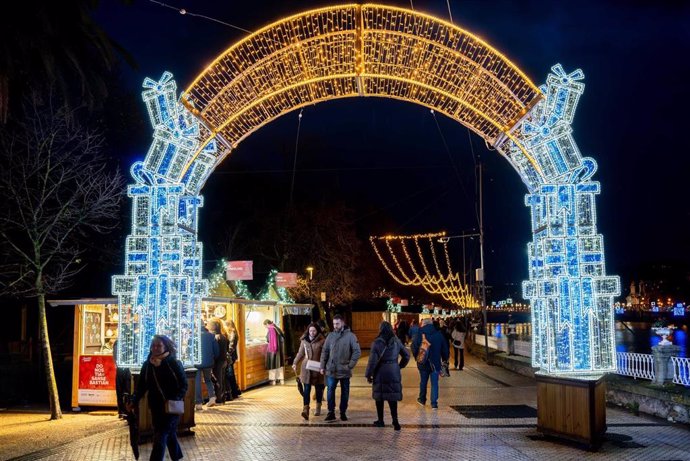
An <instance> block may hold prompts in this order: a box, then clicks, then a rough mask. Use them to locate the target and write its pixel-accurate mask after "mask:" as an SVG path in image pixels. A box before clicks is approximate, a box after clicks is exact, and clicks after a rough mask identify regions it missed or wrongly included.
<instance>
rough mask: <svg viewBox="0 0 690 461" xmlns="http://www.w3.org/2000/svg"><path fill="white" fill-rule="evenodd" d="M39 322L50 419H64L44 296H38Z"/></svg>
mask: <svg viewBox="0 0 690 461" xmlns="http://www.w3.org/2000/svg"><path fill="white" fill-rule="evenodd" d="M38 321H39V324H40V332H41V347H42V348H43V359H44V360H43V367H44V371H45V375H46V383H47V384H48V397H49V400H50V419H62V409H61V408H60V397H59V396H58V390H57V381H56V380H55V370H54V369H53V356H52V355H51V353H50V339H49V337H48V319H47V318H46V298H45V295H44V294H39V295H38Z"/></svg>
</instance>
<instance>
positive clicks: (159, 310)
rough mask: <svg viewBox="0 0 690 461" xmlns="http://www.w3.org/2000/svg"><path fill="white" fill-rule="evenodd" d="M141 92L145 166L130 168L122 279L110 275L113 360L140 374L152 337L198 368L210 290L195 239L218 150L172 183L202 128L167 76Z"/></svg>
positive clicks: (193, 149)
mask: <svg viewBox="0 0 690 461" xmlns="http://www.w3.org/2000/svg"><path fill="white" fill-rule="evenodd" d="M144 88H145V91H144V92H143V93H142V96H143V99H144V102H145V103H146V107H147V109H148V112H149V116H150V119H151V124H152V125H153V128H154V135H153V138H154V139H153V143H152V145H151V147H150V149H149V151H148V154H147V155H146V159H145V161H144V162H136V163H135V164H134V165H133V166H132V168H131V174H132V177H133V178H134V180H135V181H136V184H133V185H130V186H129V188H128V195H129V197H130V198H131V199H132V201H133V206H132V228H131V234H130V235H129V236H128V237H127V242H126V255H125V275H118V276H114V277H113V294H115V295H117V296H118V303H119V316H120V330H119V338H120V340H119V341H118V347H119V351H118V352H119V355H118V358H119V364H120V365H121V366H127V367H134V368H137V367H139V366H141V363H142V362H143V360H145V359H146V356H147V355H148V351H149V344H150V341H151V337H152V336H153V335H154V334H166V335H168V336H170V337H171V338H172V339H173V340H174V341H175V344H176V345H177V347H178V358H179V359H180V360H182V362H183V363H184V364H185V365H187V366H189V365H193V364H194V363H198V362H199V354H200V351H199V348H198V344H197V343H198V342H197V340H196V338H197V337H198V335H199V332H200V330H199V328H198V323H199V321H200V312H201V307H200V304H201V297H202V296H204V295H205V294H206V292H207V285H208V284H207V281H206V280H204V279H203V278H202V273H201V261H202V246H201V243H199V242H198V241H197V216H198V211H199V208H200V207H201V206H202V205H203V197H202V196H201V195H199V194H198V191H199V189H200V188H201V186H202V185H203V180H205V178H206V177H207V176H208V171H209V170H210V169H212V167H213V166H215V157H214V155H213V154H214V153H216V144H215V142H212V143H209V144H208V145H207V146H205V148H204V149H203V151H202V153H201V155H199V156H198V157H197V158H196V162H195V167H194V168H189V169H188V170H187V174H186V175H184V176H183V177H182V178H181V181H180V182H172V181H170V179H169V178H171V177H173V178H174V177H175V176H176V175H179V173H180V172H181V171H182V169H183V168H184V167H185V166H186V165H188V164H189V163H190V162H191V161H192V160H193V159H194V154H195V153H196V151H197V149H198V148H199V141H198V138H199V135H200V127H199V124H198V122H197V121H196V120H195V119H194V117H192V116H191V115H190V114H189V112H188V111H187V110H186V109H184V107H183V106H182V105H180V104H179V103H178V102H177V87H176V85H175V82H174V81H173V80H172V75H171V74H170V73H167V72H166V73H165V74H164V75H163V77H162V79H161V80H160V81H159V82H155V81H153V80H151V79H146V80H145V82H144Z"/></svg>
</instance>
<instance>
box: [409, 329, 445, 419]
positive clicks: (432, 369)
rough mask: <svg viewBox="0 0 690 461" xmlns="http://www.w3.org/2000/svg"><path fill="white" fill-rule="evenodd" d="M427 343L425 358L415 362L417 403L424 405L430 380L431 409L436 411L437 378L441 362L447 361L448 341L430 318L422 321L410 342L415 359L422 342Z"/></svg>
mask: <svg viewBox="0 0 690 461" xmlns="http://www.w3.org/2000/svg"><path fill="white" fill-rule="evenodd" d="M423 340H426V341H428V342H429V348H428V350H427V353H426V358H425V360H423V361H422V362H421V363H420V362H419V360H418V361H417V369H418V370H419V378H420V379H419V397H418V398H417V403H419V404H420V405H422V406H424V405H426V386H427V383H428V382H429V380H430V379H431V408H432V409H434V410H436V409H437V408H438V378H439V373H440V371H441V361H447V360H448V356H449V352H450V351H449V350H448V349H449V348H448V341H446V339H445V338H444V337H443V335H442V334H441V332H440V331H438V330H437V329H436V328H435V327H434V325H433V322H432V320H431V319H430V318H428V319H424V320H423V321H422V327H421V328H420V329H419V333H418V334H417V336H416V337H415V340H414V341H412V355H414V356H415V357H416V358H417V357H418V355H419V350H420V347H421V345H422V341H423Z"/></svg>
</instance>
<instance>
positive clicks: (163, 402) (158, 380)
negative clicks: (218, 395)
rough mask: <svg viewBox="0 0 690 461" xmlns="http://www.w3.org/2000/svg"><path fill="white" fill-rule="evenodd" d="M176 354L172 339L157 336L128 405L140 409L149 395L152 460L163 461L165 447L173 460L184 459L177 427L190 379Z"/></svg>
mask: <svg viewBox="0 0 690 461" xmlns="http://www.w3.org/2000/svg"><path fill="white" fill-rule="evenodd" d="M176 352H177V350H176V348H175V344H174V343H173V342H172V340H171V339H170V338H168V337H167V336H164V335H154V337H153V339H152V340H151V347H150V352H149V356H148V358H147V360H146V361H145V362H144V364H143V365H142V366H141V372H140V373H139V380H138V381H137V387H136V391H135V393H134V395H132V401H131V403H129V404H128V405H127V410H128V411H132V410H133V409H134V408H138V405H139V400H141V399H142V397H143V396H144V394H146V393H147V392H148V402H149V409H150V410H151V418H152V422H153V449H152V451H151V457H150V458H149V459H151V460H156V461H162V460H163V458H164V457H165V448H166V446H167V448H168V451H169V452H170V458H171V459H173V460H178V459H182V449H181V448H180V444H179V443H178V441H177V424H178V423H179V421H180V415H181V414H182V413H184V396H185V394H186V393H187V378H186V376H185V372H184V368H183V367H182V362H180V361H179V360H177V358H176Z"/></svg>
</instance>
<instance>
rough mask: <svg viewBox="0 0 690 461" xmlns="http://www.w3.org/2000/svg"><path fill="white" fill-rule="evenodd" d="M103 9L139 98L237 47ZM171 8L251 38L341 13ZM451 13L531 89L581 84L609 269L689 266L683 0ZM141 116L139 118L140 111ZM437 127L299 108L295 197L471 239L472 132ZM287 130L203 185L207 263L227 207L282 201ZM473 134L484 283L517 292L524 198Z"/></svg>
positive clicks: (395, 105)
mask: <svg viewBox="0 0 690 461" xmlns="http://www.w3.org/2000/svg"><path fill="white" fill-rule="evenodd" d="M103 3H104V5H103V6H102V7H101V9H100V10H99V11H98V12H97V15H96V19H97V21H98V22H99V23H100V24H102V25H103V27H104V28H105V29H106V31H107V32H108V33H109V34H110V35H111V36H112V37H113V38H114V39H115V40H117V41H118V42H119V43H120V44H121V45H122V46H124V48H126V49H127V50H128V51H129V52H130V53H131V54H132V56H133V57H134V59H135V60H136V61H137V62H138V64H139V68H138V69H137V70H136V71H132V70H126V71H125V76H124V77H125V82H126V85H127V86H128V87H129V88H131V90H132V91H136V92H138V91H140V90H139V88H140V86H141V82H142V81H143V79H144V78H145V77H147V76H149V77H153V78H159V77H160V75H161V74H162V73H163V71H165V70H169V71H171V72H173V74H174V75H175V78H176V80H177V82H178V88H179V89H183V88H185V87H186V86H187V85H188V83H189V82H190V81H191V80H192V79H193V78H194V77H195V76H196V75H197V74H198V73H200V72H201V71H202V70H203V68H204V67H205V66H206V64H207V63H209V62H210V61H211V60H213V59H214V58H215V57H216V56H218V55H219V54H220V53H222V52H223V50H225V49H226V48H227V47H228V46H230V45H231V44H233V43H234V42H236V41H237V40H239V39H241V38H242V37H244V36H245V34H244V33H242V32H240V31H238V30H235V29H232V28H230V27H228V26H224V25H221V24H218V23H216V22H213V21H210V20H207V19H203V18H199V17H192V16H190V15H181V14H179V13H178V12H177V11H175V10H173V9H169V8H166V7H164V6H161V5H159V4H157V3H154V2H148V1H142V0H138V1H135V2H134V5H131V6H125V5H121V4H120V3H119V2H114V1H110V2H103ZM167 3H168V4H169V5H171V6H174V7H177V8H186V9H187V10H188V11H190V12H191V13H196V14H203V15H206V16H209V17H212V18H215V19H218V20H221V21H224V22H227V23H231V24H233V25H236V26H239V27H242V28H244V29H249V30H256V29H258V28H260V27H262V26H264V25H266V24H268V23H270V22H273V21H275V20H277V19H279V18H281V17H283V16H286V15H288V14H293V13H298V12H300V11H304V10H307V9H312V8H316V7H319V6H325V5H329V4H334V3H337V2H321V1H287V0H280V1H260V0H253V1H248V2H237V1H229V0H227V1H199V0H195V1H193V2H192V1H187V2H183V1H173V0H170V1H169V2H167ZM389 3H390V4H394V5H398V6H403V7H409V6H410V3H409V2H405V1H395V2H389ZM413 3H414V7H415V9H417V10H420V11H424V12H427V13H430V14H433V15H435V16H438V17H441V18H444V19H448V9H447V4H446V0H426V1H422V0H417V1H414V2H413ZM683 3H684V6H683ZM450 5H451V9H452V14H453V20H454V22H455V24H457V25H459V26H460V27H463V28H465V29H467V30H469V31H471V32H473V33H475V34H477V35H479V36H480V37H482V38H483V39H484V40H486V41H487V42H488V43H490V44H491V45H493V46H494V47H496V48H498V49H499V50H500V51H501V52H503V53H504V54H506V55H507V56H508V57H509V58H510V59H511V60H512V61H513V62H514V63H515V64H516V65H517V66H518V67H519V68H520V69H522V70H523V71H524V72H525V73H526V74H527V75H528V76H529V77H530V78H531V79H532V81H534V82H535V83H537V84H541V83H542V82H543V81H544V80H545V77H546V75H547V73H548V72H549V69H550V67H551V66H552V65H553V64H555V63H561V64H563V66H564V68H565V69H566V71H568V72H570V71H572V70H574V69H576V68H578V67H579V68H581V69H582V70H583V71H584V73H585V83H586V89H585V93H584V95H583V97H582V99H581V100H580V104H579V108H578V111H577V113H576V117H575V122H574V125H573V128H574V137H575V140H576V142H577V143H578V145H579V147H580V150H581V152H582V154H583V155H584V156H591V157H593V158H594V159H595V160H596V161H597V162H598V164H599V171H598V173H597V174H596V176H595V179H598V180H599V181H600V182H601V183H602V194H601V195H600V196H599V197H598V201H597V212H598V217H599V231H600V232H601V233H603V234H604V242H605V245H606V258H607V260H606V261H607V271H608V273H610V274H618V275H621V276H622V277H623V278H624V283H625V281H626V280H629V278H631V277H632V278H634V277H636V276H637V274H638V267H639V266H640V265H643V264H646V263H649V262H659V261H661V262H680V263H682V264H685V265H690V238H688V234H689V230H690V201H689V200H688V196H689V194H688V181H687V179H686V178H687V175H688V174H689V173H690V160H688V154H689V152H688V147H687V146H688V145H687V142H685V141H684V136H685V135H686V134H687V133H688V130H689V128H688V126H689V124H690V123H689V122H690V115H689V114H688V109H689V108H690V91H689V90H688V84H687V79H688V77H689V76H690V64H689V63H688V56H690V6H688V5H689V4H688V3H687V2H651V1H650V2H641V1H616V2H603V1H594V2H586V1H581V2H553V1H519V2H517V1H489V0H484V1H467V0H465V1H462V2H461V1H458V0H455V1H453V0H451V1H450ZM140 110H141V112H142V114H143V113H144V110H145V109H144V106H143V104H141V105H140ZM437 117H438V123H439V127H440V132H439V129H438V128H437V125H436V122H435V121H434V118H433V117H432V115H431V114H430V113H429V110H428V109H426V108H424V107H421V106H416V105H412V104H409V103H402V102H399V101H393V100H385V99H378V98H355V99H347V100H339V101H334V102H327V103H322V104H319V105H318V106H311V107H307V108H305V110H304V116H303V119H302V124H301V130H300V138H299V147H298V157H297V171H296V176H295V178H296V180H295V197H296V199H300V198H306V197H310V198H313V197H317V196H324V197H326V198H328V199H332V200H345V201H346V202H347V203H348V204H349V205H350V206H352V207H353V208H355V209H356V210H357V213H358V216H357V217H358V224H359V225H360V227H361V228H362V229H364V230H368V231H369V232H372V233H401V234H402V233H416V232H435V231H439V230H446V231H448V232H449V233H450V234H456V233H460V232H462V231H470V230H471V229H472V228H475V227H476V220H475V218H474V207H475V202H476V195H475V190H476V185H475V174H474V170H475V168H474V161H473V157H472V153H471V146H470V140H469V137H468V131H467V129H466V128H465V127H463V126H461V125H459V124H457V123H455V122H453V121H452V120H450V119H447V118H444V117H443V116H441V115H437ZM296 135H297V113H296V112H293V113H290V114H287V115H285V116H283V117H282V118H280V119H278V120H276V121H274V122H273V123H271V124H270V125H268V126H266V127H263V128H262V129H261V130H259V131H258V132H256V133H255V134H254V135H253V136H251V137H250V138H248V139H247V140H245V141H244V142H243V143H242V144H240V146H239V147H238V148H237V149H236V150H235V151H234V152H233V154H232V155H231V156H230V157H229V158H228V159H226V161H225V162H224V163H223V164H222V165H221V166H220V167H219V168H218V169H217V170H216V172H215V173H214V175H213V176H212V177H211V179H210V180H209V182H208V184H207V186H206V188H205V190H204V193H205V196H206V204H205V207H204V209H203V210H202V214H201V219H202V224H201V237H202V239H204V238H206V240H205V241H204V243H205V252H206V256H207V257H216V256H219V255H218V254H217V253H218V248H217V246H216V245H215V243H214V242H213V241H208V240H213V238H214V237H213V236H214V234H213V232H211V230H210V229H209V228H211V227H212V228H213V229H216V230H218V229H219V228H222V227H224V226H225V225H226V223H228V222H231V220H232V210H233V206H234V204H236V203H237V202H236V201H237V200H240V199H242V198H243V197H245V198H246V197H247V196H248V195H250V194H260V193H261V191H266V192H267V194H268V196H269V197H270V199H271V200H276V201H281V200H282V201H284V200H286V198H287V196H288V195H289V184H290V177H291V174H292V172H291V168H292V162H293V158H294V154H295V140H296ZM443 139H445V141H446V143H447V145H448V148H449V151H447V150H446V148H445V147H444V142H443ZM471 139H472V147H473V149H474V151H475V154H476V155H477V156H478V157H479V158H480V159H481V162H482V163H483V164H484V167H485V175H484V185H485V188H484V191H485V203H484V204H485V207H484V211H485V228H486V239H487V241H486V246H485V251H486V255H487V260H486V271H487V279H488V283H489V284H493V285H496V286H502V285H504V284H509V283H519V282H520V281H521V280H523V279H524V278H526V276H527V257H526V243H527V242H528V241H529V240H530V239H531V234H530V229H529V210H528V209H527V208H526V207H525V206H524V194H525V192H526V188H525V186H524V185H523V184H522V182H521V181H520V179H519V177H518V175H517V174H516V173H515V172H514V171H513V170H512V168H511V167H510V165H509V164H508V162H506V161H505V160H504V159H502V158H501V157H500V156H499V155H498V154H497V153H496V152H492V151H489V150H487V149H486V148H485V147H484V142H483V141H482V140H481V139H480V138H479V137H477V136H475V135H472V137H471ZM147 149H148V141H147V143H145V145H142V146H141V147H140V149H139V151H138V152H123V153H122V154H123V156H124V157H126V158H131V160H134V159H136V158H142V157H143V155H144V154H145V152H146V150H147ZM449 152H450V155H449ZM454 166H456V167H457V173H456V172H455V169H454ZM268 170H271V171H272V172H268ZM275 170H279V171H280V172H275ZM459 242H460V240H456V241H454V242H453V245H454V246H453V247H452V250H453V251H454V253H455V255H459V254H460V251H461V250H460V247H459ZM467 252H468V254H473V255H474V262H473V264H475V265H476V261H477V255H476V244H474V243H473V242H468V251H467ZM457 264H458V265H461V264H462V262H461V258H460V259H459V260H458V262H457Z"/></svg>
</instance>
